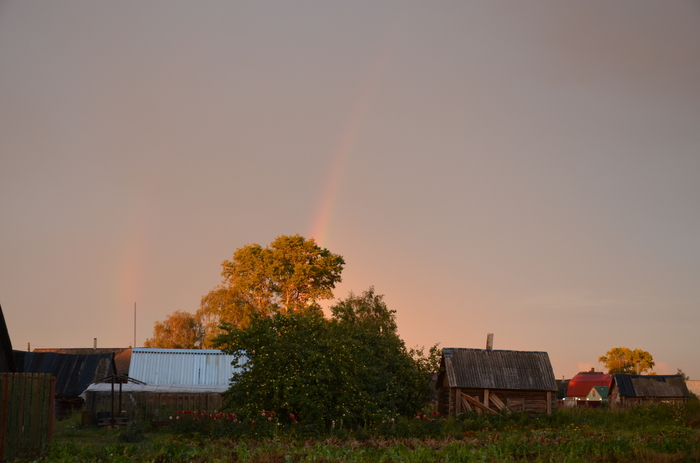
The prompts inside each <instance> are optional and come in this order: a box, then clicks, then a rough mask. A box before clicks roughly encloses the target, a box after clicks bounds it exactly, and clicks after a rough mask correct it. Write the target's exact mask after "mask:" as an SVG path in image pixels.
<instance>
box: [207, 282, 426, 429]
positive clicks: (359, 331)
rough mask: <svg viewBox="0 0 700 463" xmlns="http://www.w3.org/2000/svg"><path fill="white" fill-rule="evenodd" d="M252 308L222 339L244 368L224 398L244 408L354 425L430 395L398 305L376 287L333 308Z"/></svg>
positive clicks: (401, 410)
mask: <svg viewBox="0 0 700 463" xmlns="http://www.w3.org/2000/svg"><path fill="white" fill-rule="evenodd" d="M331 310H332V312H333V318H332V319H330V320H328V319H326V318H324V317H323V314H322V313H321V312H320V311H313V310H312V311H289V312H279V313H277V314H275V315H274V316H272V317H264V316H261V315H260V314H258V313H255V314H253V316H252V319H251V323H250V324H249V325H248V326H247V327H232V326H229V327H228V328H227V333H226V334H224V335H222V336H220V337H219V338H218V340H217V342H218V345H219V346H220V347H221V348H223V350H224V351H226V352H228V353H230V354H233V355H234V356H236V358H237V360H236V361H237V362H238V364H239V365H240V366H242V370H241V371H240V372H238V373H235V374H234V376H233V378H232V383H231V388H230V389H229V390H228V391H227V393H226V394H225V404H226V406H227V407H229V408H231V409H233V410H235V411H236V412H237V413H247V414H257V413H260V411H261V410H273V411H275V412H276V413H277V414H278V415H279V416H280V417H282V418H283V419H287V420H291V419H292V418H291V417H292V416H293V417H294V418H293V419H294V420H300V421H301V422H303V423H305V424H312V425H317V426H329V425H330V424H331V422H332V421H336V422H338V423H339V424H340V423H345V424H346V425H349V426H356V425H359V424H364V423H366V422H367V421H370V420H374V419H378V418H379V417H384V418H389V417H395V416H396V415H397V414H402V415H411V414H413V413H416V412H418V411H420V409H421V408H422V407H423V406H424V405H425V404H426V403H427V401H428V400H429V398H430V389H429V376H428V375H427V374H426V372H425V371H424V370H423V369H422V368H421V364H420V363H419V362H417V361H416V360H415V359H413V358H412V357H411V355H410V354H409V352H408V351H407V350H406V347H405V345H404V343H403V341H402V340H401V339H400V338H399V336H398V334H397V332H396V322H395V319H394V312H393V311H390V310H388V309H387V307H386V305H385V304H384V302H383V300H382V297H381V296H378V295H375V294H374V289H370V290H369V291H366V292H365V293H363V294H362V295H361V296H359V297H358V296H354V295H353V294H352V293H351V294H350V296H349V297H348V299H346V300H345V301H340V302H339V303H338V304H337V305H336V306H334V307H333V308H332V309H331Z"/></svg>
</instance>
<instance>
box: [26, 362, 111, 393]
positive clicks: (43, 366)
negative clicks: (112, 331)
mask: <svg viewBox="0 0 700 463" xmlns="http://www.w3.org/2000/svg"><path fill="white" fill-rule="evenodd" d="M13 353H14V357H15V364H16V366H17V371H18V372H20V373H49V374H51V376H53V377H55V378H56V397H58V398H64V399H76V398H78V396H80V394H81V393H82V392H83V391H84V390H85V389H87V387H88V385H89V384H90V383H91V382H93V381H97V380H99V379H102V378H104V377H105V376H107V375H110V374H114V372H115V371H114V354H89V355H70V354H58V353H56V352H25V351H19V350H16V351H14V352H13Z"/></svg>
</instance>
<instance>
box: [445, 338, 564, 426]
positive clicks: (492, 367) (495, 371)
mask: <svg viewBox="0 0 700 463" xmlns="http://www.w3.org/2000/svg"><path fill="white" fill-rule="evenodd" d="M437 389H438V411H439V412H440V413H441V414H443V415H453V416H456V415H458V414H460V413H462V412H466V411H476V412H477V413H483V412H486V413H499V412H500V411H504V410H506V409H508V410H510V411H512V412H524V411H526V412H529V413H531V414H534V413H547V414H551V413H552V410H553V408H554V407H555V404H556V392H557V383H556V380H555V379H554V371H553V370H552V364H551V363H550V361H549V355H547V353H546V352H523V351H513V350H493V349H466V348H446V349H443V350H442V360H441V368H440V374H439V376H438V382H437Z"/></svg>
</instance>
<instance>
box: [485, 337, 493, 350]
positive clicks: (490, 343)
mask: <svg viewBox="0 0 700 463" xmlns="http://www.w3.org/2000/svg"><path fill="white" fill-rule="evenodd" d="M486 350H493V333H489V334H488V335H487V336H486Z"/></svg>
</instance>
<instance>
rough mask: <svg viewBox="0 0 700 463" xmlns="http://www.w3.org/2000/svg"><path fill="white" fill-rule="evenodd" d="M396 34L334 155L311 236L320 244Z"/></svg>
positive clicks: (366, 80) (373, 70)
mask: <svg viewBox="0 0 700 463" xmlns="http://www.w3.org/2000/svg"><path fill="white" fill-rule="evenodd" d="M393 32H394V33H390V34H388V35H387V37H386V39H385V40H384V41H383V43H382V46H380V47H379V49H378V52H377V55H376V57H375V59H374V60H373V62H372V65H371V66H370V67H369V69H368V71H367V73H366V74H365V78H364V79H363V82H362V85H361V86H360V91H359V92H358V94H359V97H358V99H357V102H356V104H355V105H354V106H353V108H352V110H351V112H350V115H349V117H348V119H347V122H346V123H345V127H344V129H343V130H342V133H341V136H340V139H339V140H338V144H337V146H336V148H335V150H334V151H333V155H332V156H331V159H332V160H331V163H330V166H329V170H328V173H327V175H326V176H325V179H326V180H325V182H324V186H323V190H322V193H321V198H320V201H319V203H318V206H317V208H316V213H315V214H314V219H313V222H312V225H311V232H310V236H311V237H313V238H314V239H315V240H316V243H317V244H318V245H319V246H325V245H326V244H327V240H328V231H329V228H330V223H331V219H332V218H333V217H332V216H333V210H334V207H335V205H336V201H337V199H338V192H339V190H340V186H341V184H342V180H343V176H344V174H345V171H346V169H347V166H348V163H349V161H350V157H351V155H352V153H353V151H354V148H355V145H356V143H357V139H358V137H359V134H360V132H361V130H362V126H363V125H364V122H365V120H366V118H367V110H368V108H369V106H370V104H371V103H372V101H373V100H374V98H375V95H376V93H377V90H378V89H379V84H380V82H381V77H382V74H383V71H384V68H385V67H386V64H387V62H388V60H389V57H390V51H391V49H392V48H393V44H394V43H395V42H396V36H397V34H396V33H395V32H396V29H395V28H394V30H393Z"/></svg>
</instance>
